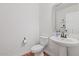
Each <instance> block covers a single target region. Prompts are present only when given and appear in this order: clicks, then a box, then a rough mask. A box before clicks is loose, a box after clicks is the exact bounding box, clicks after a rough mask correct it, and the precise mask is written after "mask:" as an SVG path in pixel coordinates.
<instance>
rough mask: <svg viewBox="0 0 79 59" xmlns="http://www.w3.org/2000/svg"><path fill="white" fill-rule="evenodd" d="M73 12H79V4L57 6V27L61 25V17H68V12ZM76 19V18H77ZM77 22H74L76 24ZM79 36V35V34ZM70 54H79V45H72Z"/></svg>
mask: <svg viewBox="0 0 79 59" xmlns="http://www.w3.org/2000/svg"><path fill="white" fill-rule="evenodd" d="M72 12H79V4H74V5H73V4H72V5H69V6H67V7H64V6H63V7H61V8H60V7H58V8H57V12H56V21H57V22H56V23H57V27H58V28H57V29H59V27H60V24H61V19H66V14H68V13H72ZM75 19H76V18H75ZM75 23H76V22H74V24H75ZM77 36H79V35H77ZM68 53H69V54H68V55H71V56H79V47H71V48H69V50H68Z"/></svg>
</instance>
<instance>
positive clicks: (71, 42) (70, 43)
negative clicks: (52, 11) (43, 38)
mask: <svg viewBox="0 0 79 59" xmlns="http://www.w3.org/2000/svg"><path fill="white" fill-rule="evenodd" d="M49 39H51V40H52V41H53V42H54V43H56V44H57V45H59V46H61V49H60V55H62V54H63V53H62V52H61V51H63V49H64V51H65V54H64V55H68V48H69V47H77V46H79V40H78V39H75V38H61V37H56V36H52V37H50V38H49Z"/></svg>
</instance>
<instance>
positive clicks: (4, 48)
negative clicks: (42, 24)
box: [0, 3, 39, 55]
mask: <svg viewBox="0 0 79 59" xmlns="http://www.w3.org/2000/svg"><path fill="white" fill-rule="evenodd" d="M24 36H26V38H27V37H28V38H29V39H27V41H28V42H27V44H26V45H25V46H22V41H23V39H24ZM38 37H39V7H38V4H32V3H31V4H0V55H22V54H24V52H26V51H28V50H30V48H31V47H32V45H34V44H35V43H36V42H38V41H39V39H38Z"/></svg>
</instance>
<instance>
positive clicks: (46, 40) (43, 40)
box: [40, 36, 48, 46]
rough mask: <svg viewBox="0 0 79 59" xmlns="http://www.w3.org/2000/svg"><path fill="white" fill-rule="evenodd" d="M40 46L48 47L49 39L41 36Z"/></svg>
mask: <svg viewBox="0 0 79 59" xmlns="http://www.w3.org/2000/svg"><path fill="white" fill-rule="evenodd" d="M40 44H41V45H42V46H46V45H47V44H48V37H45V36H40Z"/></svg>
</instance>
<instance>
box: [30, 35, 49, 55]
mask: <svg viewBox="0 0 79 59" xmlns="http://www.w3.org/2000/svg"><path fill="white" fill-rule="evenodd" d="M47 43H48V37H45V36H40V43H39V44H37V45H34V46H33V47H32V48H31V51H32V53H34V54H35V56H43V55H44V54H43V50H44V48H45V47H46V46H47Z"/></svg>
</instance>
